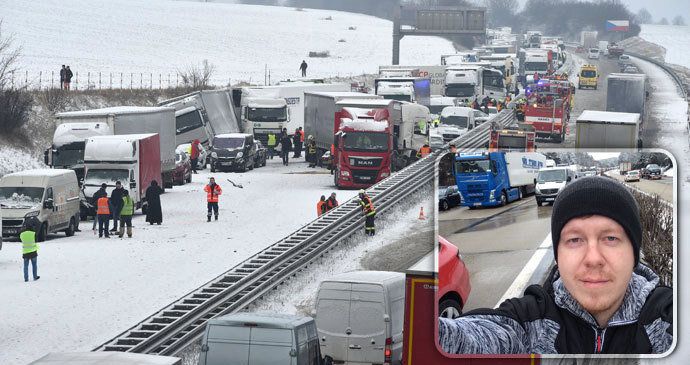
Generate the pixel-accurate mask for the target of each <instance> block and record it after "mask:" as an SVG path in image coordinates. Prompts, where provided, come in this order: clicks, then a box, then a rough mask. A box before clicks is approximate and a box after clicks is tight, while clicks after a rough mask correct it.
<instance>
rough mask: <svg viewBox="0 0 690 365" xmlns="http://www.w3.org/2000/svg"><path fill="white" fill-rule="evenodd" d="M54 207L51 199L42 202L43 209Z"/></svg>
mask: <svg viewBox="0 0 690 365" xmlns="http://www.w3.org/2000/svg"><path fill="white" fill-rule="evenodd" d="M53 207H55V206H54V205H53V199H47V200H46V201H45V202H43V208H45V209H53Z"/></svg>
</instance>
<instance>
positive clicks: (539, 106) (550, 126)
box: [525, 79, 573, 142]
mask: <svg viewBox="0 0 690 365" xmlns="http://www.w3.org/2000/svg"><path fill="white" fill-rule="evenodd" d="M572 93H573V87H572V85H571V84H570V82H569V81H566V80H549V79H542V80H539V82H538V83H537V84H535V85H532V86H530V87H529V88H528V89H527V90H526V96H527V103H526V105H525V123H527V124H531V125H532V126H533V127H534V130H535V131H536V134H537V137H542V138H550V139H552V140H553V141H555V142H561V141H562V140H563V139H564V138H565V132H566V127H567V125H568V121H569V120H570V105H571V100H572V99H571V96H572Z"/></svg>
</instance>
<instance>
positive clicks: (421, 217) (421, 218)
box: [418, 207, 426, 221]
mask: <svg viewBox="0 0 690 365" xmlns="http://www.w3.org/2000/svg"><path fill="white" fill-rule="evenodd" d="M418 219H419V220H420V221H423V220H426V216H425V215H424V207H420V208H419V218H418Z"/></svg>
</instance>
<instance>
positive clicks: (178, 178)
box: [173, 151, 192, 185]
mask: <svg viewBox="0 0 690 365" xmlns="http://www.w3.org/2000/svg"><path fill="white" fill-rule="evenodd" d="M173 182H174V183H175V184H177V185H184V184H185V183H190V182H192V160H191V159H190V158H189V156H188V155H187V154H186V153H184V152H181V151H178V152H177V153H175V171H173Z"/></svg>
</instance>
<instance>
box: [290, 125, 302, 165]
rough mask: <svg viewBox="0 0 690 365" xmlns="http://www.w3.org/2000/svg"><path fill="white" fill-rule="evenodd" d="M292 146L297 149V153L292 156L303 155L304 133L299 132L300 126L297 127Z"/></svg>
mask: <svg viewBox="0 0 690 365" xmlns="http://www.w3.org/2000/svg"><path fill="white" fill-rule="evenodd" d="M292 147H293V149H294V150H295V154H294V155H292V158H299V157H301V156H302V134H301V133H300V132H299V128H295V134H293V135H292Z"/></svg>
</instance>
